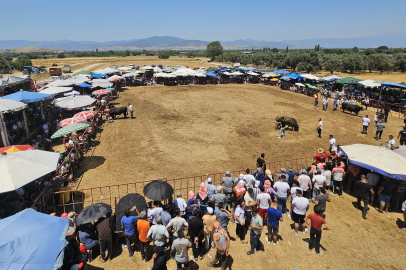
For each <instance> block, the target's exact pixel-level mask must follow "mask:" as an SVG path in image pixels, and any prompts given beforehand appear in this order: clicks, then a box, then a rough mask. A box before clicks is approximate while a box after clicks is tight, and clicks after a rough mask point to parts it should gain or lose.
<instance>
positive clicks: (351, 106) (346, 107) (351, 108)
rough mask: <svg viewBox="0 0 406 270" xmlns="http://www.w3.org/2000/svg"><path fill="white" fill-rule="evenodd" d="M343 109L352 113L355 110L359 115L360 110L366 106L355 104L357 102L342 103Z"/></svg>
mask: <svg viewBox="0 0 406 270" xmlns="http://www.w3.org/2000/svg"><path fill="white" fill-rule="evenodd" d="M341 109H342V110H343V112H345V111H349V112H350V114H352V113H353V112H354V113H355V115H358V113H359V111H363V110H364V108H363V107H362V106H358V105H355V104H349V103H343V104H341Z"/></svg>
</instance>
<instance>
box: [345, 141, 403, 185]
mask: <svg viewBox="0 0 406 270" xmlns="http://www.w3.org/2000/svg"><path fill="white" fill-rule="evenodd" d="M339 148H340V149H341V150H342V151H343V152H344V153H345V154H346V155H347V157H348V160H349V161H350V163H351V164H354V165H357V166H360V167H362V168H366V169H369V170H373V171H375V172H377V173H379V174H382V175H384V176H387V177H390V178H394V179H398V180H406V157H404V156H401V155H399V154H397V153H396V152H394V151H392V150H388V149H382V148H381V147H379V146H374V145H367V144H352V145H344V146H340V147H339Z"/></svg>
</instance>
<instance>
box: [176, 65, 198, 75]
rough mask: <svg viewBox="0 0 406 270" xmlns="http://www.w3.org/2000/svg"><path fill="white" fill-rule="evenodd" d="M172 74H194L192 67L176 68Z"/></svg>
mask: <svg viewBox="0 0 406 270" xmlns="http://www.w3.org/2000/svg"><path fill="white" fill-rule="evenodd" d="M172 74H173V75H176V76H185V75H186V76H194V75H195V71H194V70H193V69H190V68H185V67H181V68H178V69H177V70H176V71H174V72H173V73H172Z"/></svg>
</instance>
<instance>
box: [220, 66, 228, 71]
mask: <svg viewBox="0 0 406 270" xmlns="http://www.w3.org/2000/svg"><path fill="white" fill-rule="evenodd" d="M220 70H221V71H224V70H230V69H229V68H228V67H222V68H220Z"/></svg>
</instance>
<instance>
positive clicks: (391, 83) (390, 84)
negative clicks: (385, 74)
mask: <svg viewBox="0 0 406 270" xmlns="http://www.w3.org/2000/svg"><path fill="white" fill-rule="evenodd" d="M378 83H380V84H382V85H385V86H393V87H400V88H406V85H404V84H399V83H394V82H378Z"/></svg>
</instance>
